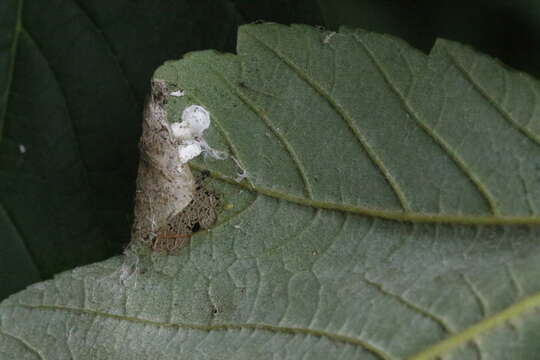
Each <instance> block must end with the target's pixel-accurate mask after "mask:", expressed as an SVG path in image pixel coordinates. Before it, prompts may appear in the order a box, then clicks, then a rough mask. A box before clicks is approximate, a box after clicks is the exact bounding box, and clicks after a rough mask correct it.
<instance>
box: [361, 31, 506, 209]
mask: <svg viewBox="0 0 540 360" xmlns="http://www.w3.org/2000/svg"><path fill="white" fill-rule="evenodd" d="M355 35H356V34H355ZM355 38H356V40H357V42H358V43H359V44H360V46H362V48H363V49H364V50H365V52H366V54H367V55H368V57H369V58H370V60H371V62H372V63H373V65H374V66H375V68H376V69H377V70H378V71H379V72H380V73H381V75H382V77H383V79H384V81H385V82H386V84H387V85H388V88H389V89H390V90H391V91H392V92H393V93H394V94H395V95H396V96H397V97H398V99H399V100H400V103H401V104H402V105H403V107H404V109H405V111H407V113H408V114H409V115H410V116H411V117H412V118H413V119H414V120H415V122H416V124H418V126H419V127H420V128H421V129H422V130H423V131H424V132H425V133H426V134H427V135H429V136H430V137H431V138H432V139H433V140H434V141H435V143H436V144H438V145H439V146H440V147H441V148H442V149H443V150H444V151H445V153H446V154H448V156H449V157H450V158H451V159H452V160H453V161H454V163H455V164H456V165H457V166H458V168H459V169H460V170H461V171H462V172H463V174H465V176H467V178H468V179H469V180H470V181H471V182H472V183H473V184H474V185H475V187H476V189H477V190H478V191H479V192H480V194H481V195H482V196H483V197H484V199H485V200H486V202H487V203H488V206H489V207H490V209H491V211H492V212H493V214H495V215H497V214H498V207H497V201H496V200H495V197H494V196H493V195H492V194H491V192H490V191H489V190H488V189H487V188H486V187H485V185H484V184H483V183H482V182H481V181H480V179H479V178H478V177H477V176H476V175H475V174H474V173H473V172H472V171H471V170H470V169H469V168H468V167H467V165H466V164H465V161H464V160H463V159H462V158H461V157H460V156H459V155H458V154H457V153H456V152H455V151H453V150H452V148H451V147H450V145H449V144H447V143H446V141H445V140H444V139H443V138H442V137H440V136H439V135H438V134H437V133H436V132H435V131H434V130H433V129H430V128H429V127H428V126H427V125H426V124H425V123H424V122H423V121H421V120H420V116H419V115H418V114H417V113H416V112H415V111H414V110H413V109H412V108H411V106H410V105H409V102H408V101H407V100H406V99H405V97H404V96H403V94H402V93H401V91H399V89H398V88H397V87H396V86H395V85H394V83H393V81H392V79H390V76H389V75H388V73H387V72H386V71H385V70H384V68H383V67H382V66H381V65H380V63H379V61H378V60H377V58H376V57H375V54H373V52H372V51H371V50H370V49H369V48H368V47H367V46H366V44H364V42H363V41H362V39H361V38H360V37H358V36H355Z"/></svg>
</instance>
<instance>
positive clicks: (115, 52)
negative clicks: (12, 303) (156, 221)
mask: <svg viewBox="0 0 540 360" xmlns="http://www.w3.org/2000/svg"><path fill="white" fill-rule="evenodd" d="M218 14H219V17H220V19H221V21H220V22H219V23H216V22H214V21H213V19H214V18H215V17H217V16H218ZM236 21H237V14H236V12H235V10H234V9H232V8H231V7H230V6H229V5H228V4H225V2H224V1H217V2H216V1H202V2H198V3H197V4H191V3H189V2H188V1H175V2H174V4H172V3H167V2H162V3H159V4H156V2H155V1H138V2H131V1H115V2H114V3H111V2H110V1H102V0H91V1H84V2H83V1H74V0H69V1H57V0H54V1H46V2H42V1H23V0H6V1H1V4H0V229H2V237H1V239H2V247H3V250H2V251H0V284H1V285H0V298H4V297H6V296H7V295H9V294H11V293H13V292H15V291H18V290H21V289H23V288H24V287H25V286H27V285H28V284H30V283H32V282H35V281H38V280H39V279H45V278H49V277H51V276H52V275H53V274H55V273H57V272H59V271H63V270H66V269H70V268H73V267H75V266H77V265H82V264H87V263H90V262H94V261H98V260H103V259H106V258H108V257H110V256H111V255H113V254H116V253H118V252H119V251H120V248H121V247H122V245H123V244H125V243H127V242H128V241H129V227H130V222H131V221H130V219H131V213H132V198H133V191H134V177H135V173H136V165H137V147H136V144H137V138H138V136H139V132H140V123H141V114H142V105H143V101H144V97H145V96H146V94H147V92H148V83H149V79H150V77H151V74H152V72H153V71H154V70H155V68H156V67H157V66H158V65H159V64H161V63H162V62H163V61H164V60H165V59H169V58H172V57H178V56H180V55H181V54H182V53H184V52H186V51H190V50H195V49H203V48H208V47H213V48H217V49H228V48H230V47H231V44H232V43H233V42H232V40H233V37H234V34H235V33H236ZM201 27H204V28H205V31H204V32H200V31H198V29H199V28H201ZM8 229H11V230H8ZM14 229H16V231H15V230H14ZM12 230H13V231H12Z"/></svg>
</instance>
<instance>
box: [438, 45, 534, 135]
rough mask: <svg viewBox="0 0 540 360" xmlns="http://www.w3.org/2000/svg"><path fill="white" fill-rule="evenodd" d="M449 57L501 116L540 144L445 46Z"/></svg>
mask: <svg viewBox="0 0 540 360" xmlns="http://www.w3.org/2000/svg"><path fill="white" fill-rule="evenodd" d="M444 50H445V52H446V54H447V55H448V58H449V59H450V61H451V63H452V64H453V65H454V66H455V67H456V69H457V70H458V71H459V72H460V73H461V75H462V76H463V77H464V78H465V80H467V81H468V82H469V83H470V84H471V85H472V86H473V88H474V89H475V90H476V91H477V92H478V93H479V94H480V95H481V96H482V97H483V98H484V99H485V100H486V101H487V102H488V103H489V105H491V106H492V107H493V108H494V109H495V110H496V111H497V112H498V113H499V114H501V116H502V117H503V118H504V119H505V120H506V121H507V122H508V123H509V124H510V125H511V126H512V127H513V128H515V129H516V130H518V131H519V132H520V133H522V134H523V135H524V136H525V137H526V138H527V139H529V140H531V141H533V142H535V143H536V144H537V145H540V137H539V136H537V135H536V134H534V133H533V132H532V131H531V130H529V129H528V128H527V127H526V126H522V125H521V124H519V123H518V122H517V121H515V120H514V119H513V118H512V116H511V115H510V114H509V113H508V112H507V111H506V110H504V109H503V108H502V107H501V106H499V104H498V103H497V102H496V101H495V100H494V99H493V98H492V97H491V96H490V95H489V93H488V91H487V90H486V89H485V88H484V87H482V86H481V85H480V84H479V83H478V82H477V81H476V80H475V79H474V78H473V76H472V75H471V74H469V72H468V71H467V70H466V69H465V68H464V67H463V65H462V64H461V63H460V62H459V61H458V60H457V59H456V57H455V56H454V55H453V54H452V53H451V52H450V51H449V50H448V49H447V48H446V47H444Z"/></svg>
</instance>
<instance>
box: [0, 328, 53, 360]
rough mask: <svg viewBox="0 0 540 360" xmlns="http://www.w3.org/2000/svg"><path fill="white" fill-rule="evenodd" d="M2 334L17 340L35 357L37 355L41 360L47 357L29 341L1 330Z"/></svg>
mask: <svg viewBox="0 0 540 360" xmlns="http://www.w3.org/2000/svg"><path fill="white" fill-rule="evenodd" d="M0 334H1V335H4V336H6V337H9V338H11V339H14V340H16V341H17V342H19V343H21V344H22V345H23V346H24V347H25V348H26V349H28V350H29V351H30V352H31V353H33V354H34V355H37V356H38V357H39V358H40V359H41V360H45V357H44V356H43V355H42V354H41V352H40V351H39V350H38V349H36V348H35V347H34V346H33V345H32V344H30V343H29V342H28V341H27V340H25V339H24V338H23V337H20V336H17V335H14V334H11V333H9V332H7V331H5V330H2V329H0Z"/></svg>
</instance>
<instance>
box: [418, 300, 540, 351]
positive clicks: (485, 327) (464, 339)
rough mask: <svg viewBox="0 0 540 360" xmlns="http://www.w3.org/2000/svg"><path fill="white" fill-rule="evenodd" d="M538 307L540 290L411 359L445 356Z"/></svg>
mask: <svg viewBox="0 0 540 360" xmlns="http://www.w3.org/2000/svg"><path fill="white" fill-rule="evenodd" d="M538 307H540V292H538V293H536V294H534V295H531V296H528V297H526V298H524V299H523V300H521V301H518V302H517V303H515V304H513V305H511V306H509V307H507V308H506V309H504V310H503V311H501V312H499V313H497V314H494V315H492V316H489V317H487V318H484V319H483V320H481V321H480V322H478V323H476V324H475V325H473V326H471V327H469V328H467V329H465V330H463V331H461V332H459V333H456V334H454V335H452V336H450V337H449V338H447V339H445V340H443V341H441V342H439V343H437V344H435V345H433V346H431V347H429V348H427V349H425V350H423V351H421V352H419V353H417V354H416V355H413V356H411V357H410V358H409V360H430V359H436V358H437V357H441V356H444V355H446V354H448V353H449V352H451V351H453V350H455V349H457V348H458V347H460V346H463V345H465V344H467V343H468V342H469V341H472V340H474V339H475V338H476V337H477V336H479V335H482V334H484V333H486V332H488V331H489V330H492V329H493V328H495V327H497V326H500V325H503V324H505V323H506V322H507V321H509V320H512V319H513V318H515V317H517V316H520V315H523V314H525V313H526V312H529V311H532V310H534V309H536V308H538Z"/></svg>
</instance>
